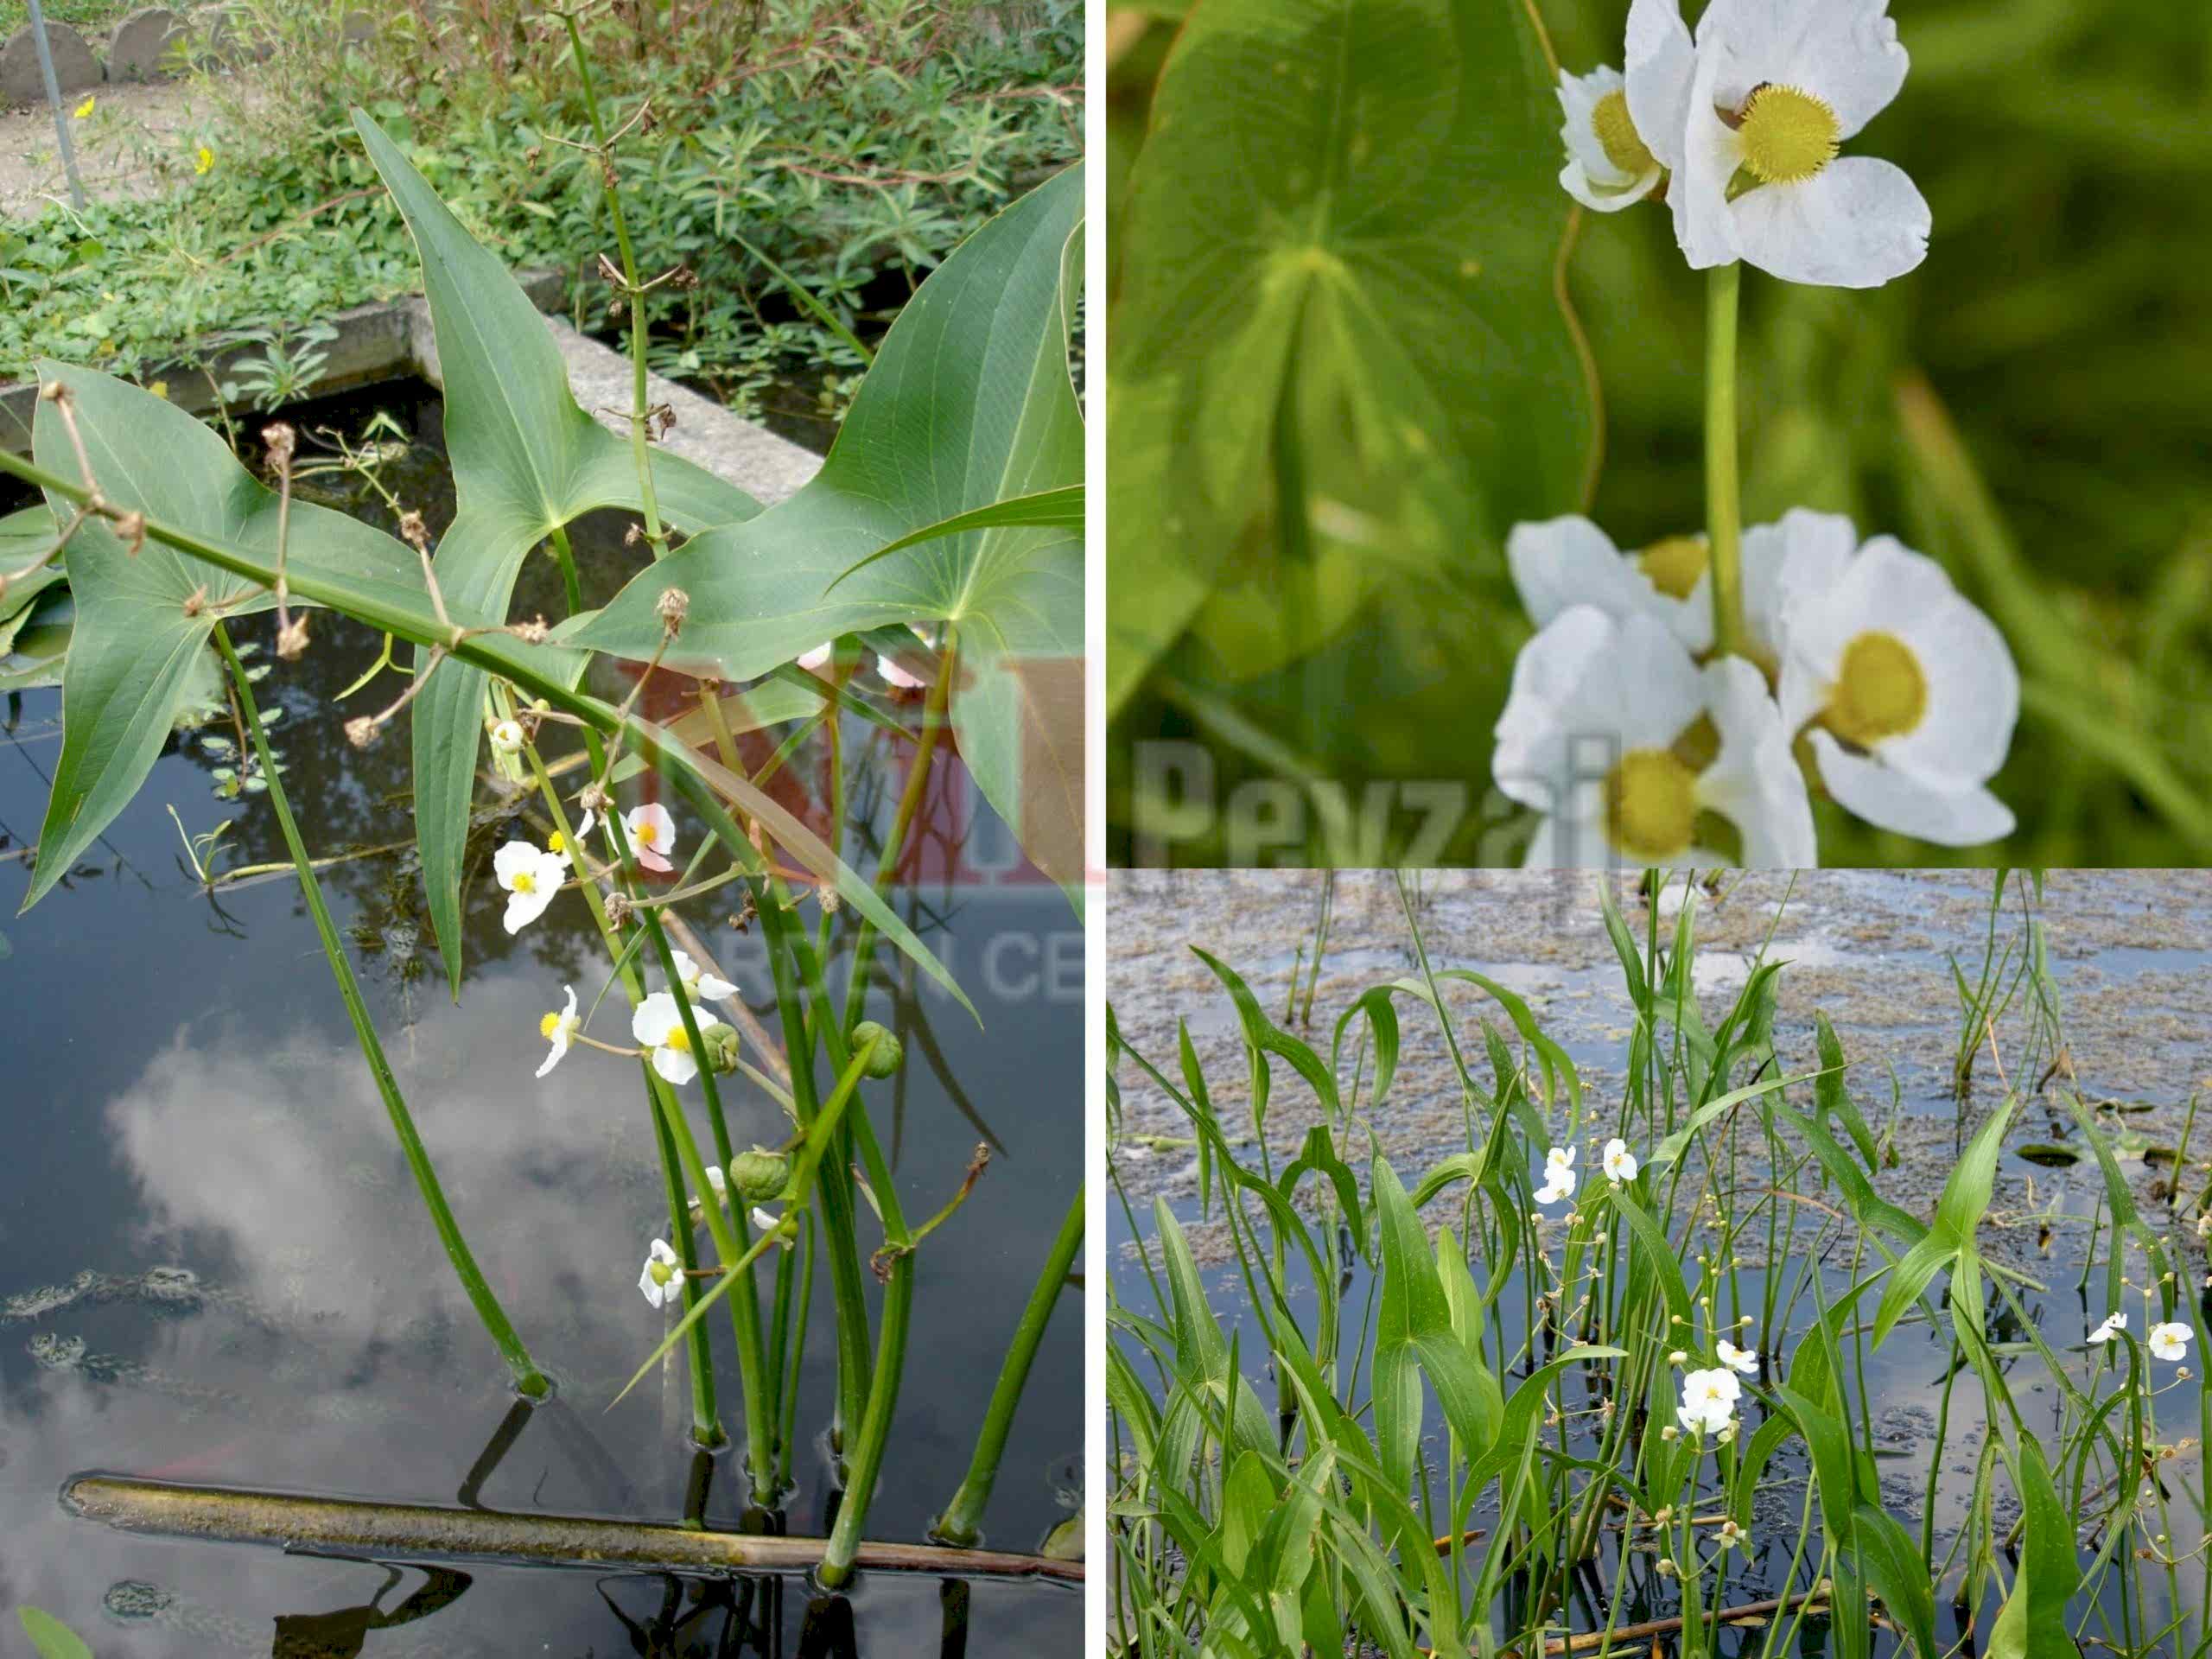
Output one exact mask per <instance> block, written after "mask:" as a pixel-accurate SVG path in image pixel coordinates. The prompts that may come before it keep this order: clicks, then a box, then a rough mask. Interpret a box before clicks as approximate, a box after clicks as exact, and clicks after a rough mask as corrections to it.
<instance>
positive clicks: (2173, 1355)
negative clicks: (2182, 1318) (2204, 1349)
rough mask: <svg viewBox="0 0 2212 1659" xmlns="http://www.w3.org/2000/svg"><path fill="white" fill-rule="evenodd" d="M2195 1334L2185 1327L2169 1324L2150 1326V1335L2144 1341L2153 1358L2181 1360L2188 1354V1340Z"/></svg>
mask: <svg viewBox="0 0 2212 1659" xmlns="http://www.w3.org/2000/svg"><path fill="white" fill-rule="evenodd" d="M2194 1336H2196V1332H2194V1331H2192V1330H2190V1328H2189V1327H2188V1326H2187V1325H2179V1324H2174V1323H2171V1322H2170V1323H2168V1324H2165V1325H2152V1327H2151V1334H2150V1335H2149V1336H2148V1337H2146V1338H2145V1339H2144V1340H2145V1345H2147V1346H2148V1347H2149V1348H2150V1350H2151V1353H2152V1357H2153V1358H2157V1359H2169V1360H2171V1359H2183V1358H2186V1357H2188V1354H2189V1344H2190V1338H2192V1337H2194Z"/></svg>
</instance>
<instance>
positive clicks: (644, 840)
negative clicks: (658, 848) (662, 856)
mask: <svg viewBox="0 0 2212 1659" xmlns="http://www.w3.org/2000/svg"><path fill="white" fill-rule="evenodd" d="M632 833H633V834H635V835H636V836H637V837H638V844H639V846H640V847H650V846H652V844H653V842H657V841H658V840H659V839H660V826H659V825H658V824H657V823H654V822H653V821H652V819H651V818H645V819H643V820H641V821H640V822H639V825H638V827H637V829H635V830H634V831H633V832H632Z"/></svg>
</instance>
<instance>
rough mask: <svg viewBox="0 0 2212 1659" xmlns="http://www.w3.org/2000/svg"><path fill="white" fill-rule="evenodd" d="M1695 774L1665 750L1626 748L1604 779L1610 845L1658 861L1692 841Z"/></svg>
mask: <svg viewBox="0 0 2212 1659" xmlns="http://www.w3.org/2000/svg"><path fill="white" fill-rule="evenodd" d="M1696 823H1697V773H1695V772H1693V771H1691V770H1690V768H1689V766H1688V764H1686V763H1685V762H1684V761H1682V760H1681V759H1679V758H1678V757H1676V756H1675V755H1674V754H1673V753H1669V751H1667V750H1665V749H1630V751H1629V752H1628V753H1626V754H1624V755H1623V756H1622V757H1621V759H1620V764H1619V765H1618V766H1615V767H1614V768H1613V769H1612V771H1611V772H1610V773H1608V774H1607V776H1606V778H1605V829H1606V832H1607V834H1608V836H1610V837H1611V841H1612V843H1613V845H1614V846H1616V847H1618V848H1619V849H1621V851H1623V852H1624V853H1627V854H1628V855H1630V856H1631V857H1634V858H1638V859H1641V860H1643V861H1645V862H1646V863H1657V862H1660V861H1662V860H1665V859H1668V858H1671V857H1673V856H1675V855H1676V854H1678V853H1681V852H1682V851H1683V850H1684V849H1687V848H1688V846H1689V845H1690V838H1691V834H1692V831H1693V830H1694V828H1695V827H1696Z"/></svg>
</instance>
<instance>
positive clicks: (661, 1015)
mask: <svg viewBox="0 0 2212 1659" xmlns="http://www.w3.org/2000/svg"><path fill="white" fill-rule="evenodd" d="M681 1030H683V1014H681V1013H680V1012H679V1011H678V1010H677V1006H676V999H675V998H674V997H672V996H671V995H669V994H668V993H667V992H666V991H655V992H653V993H652V995H650V996H648V997H646V998H645V1001H642V1002H640V1003H639V1004H638V1006H637V1007H636V1008H634V1009H633V1010H632V1012H631V1014H630V1035H631V1036H632V1037H633V1038H635V1039H637V1040H638V1042H639V1045H640V1046H643V1047H645V1048H658V1047H659V1046H661V1045H662V1044H663V1043H665V1042H666V1041H667V1040H668V1034H669V1033H671V1032H672V1031H681Z"/></svg>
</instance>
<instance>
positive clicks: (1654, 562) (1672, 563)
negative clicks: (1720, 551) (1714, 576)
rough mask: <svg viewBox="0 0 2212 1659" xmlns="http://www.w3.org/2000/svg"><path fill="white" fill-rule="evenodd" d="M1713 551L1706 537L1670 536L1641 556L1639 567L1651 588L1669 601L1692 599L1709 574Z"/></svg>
mask: <svg viewBox="0 0 2212 1659" xmlns="http://www.w3.org/2000/svg"><path fill="white" fill-rule="evenodd" d="M1711 557H1712V550H1711V548H1710V547H1709V546H1708V544H1707V542H1706V539H1705V537H1702V536H1669V537H1667V539H1666V540H1665V541H1663V542H1654V543H1651V545H1650V546H1649V547H1647V548H1645V549H1644V550H1643V552H1642V553H1641V554H1640V555H1638V556H1637V568H1638V569H1641V570H1642V571H1643V574H1644V575H1645V576H1647V577H1648V578H1649V580H1650V582H1651V585H1652V586H1653V587H1654V588H1657V589H1658V590H1659V591H1660V592H1661V593H1662V594H1666V595H1667V597H1668V598H1669V599H1688V597H1689V596H1690V594H1692V593H1693V592H1694V591H1695V590H1696V588H1697V579H1698V578H1699V577H1700V576H1701V575H1704V574H1705V568H1706V565H1707V562H1708V561H1709V560H1710V558H1711Z"/></svg>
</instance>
